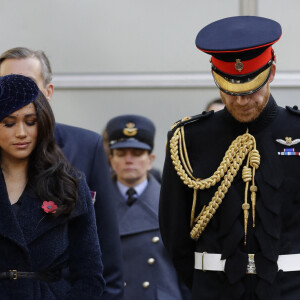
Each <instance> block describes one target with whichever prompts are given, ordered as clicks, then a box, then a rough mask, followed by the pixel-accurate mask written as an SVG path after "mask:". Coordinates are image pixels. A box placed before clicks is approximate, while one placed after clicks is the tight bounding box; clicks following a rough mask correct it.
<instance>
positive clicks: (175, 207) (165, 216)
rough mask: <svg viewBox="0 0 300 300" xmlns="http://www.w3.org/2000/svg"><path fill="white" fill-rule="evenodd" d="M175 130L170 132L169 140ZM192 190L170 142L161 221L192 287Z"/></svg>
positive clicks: (179, 267) (175, 260)
mask: <svg viewBox="0 0 300 300" xmlns="http://www.w3.org/2000/svg"><path fill="white" fill-rule="evenodd" d="M171 137H172V132H169V134H168V141H170V139H171ZM192 199H193V190H192V189H190V188H188V187H187V186H186V185H184V184H183V182H182V181H181V179H180V178H179V176H178V175H177V173H176V171H175V169H174V166H173V164H172V160H171V157H170V145H169V142H168V145H167V149H166V158H165V164H164V169H163V175H162V185H161V194H160V204H159V223H160V230H161V235H162V239H163V242H164V245H165V247H166V249H167V251H168V253H169V255H170V257H171V259H172V261H173V263H174V266H175V268H176V270H177V272H178V273H179V276H180V277H181V278H182V280H183V281H184V282H185V284H186V285H187V286H188V287H190V288H191V286H192V278H193V269H194V251H195V242H194V241H193V240H192V239H191V238H190V226H189V224H190V214H191V207H192Z"/></svg>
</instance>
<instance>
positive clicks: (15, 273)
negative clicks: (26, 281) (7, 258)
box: [9, 270, 18, 280]
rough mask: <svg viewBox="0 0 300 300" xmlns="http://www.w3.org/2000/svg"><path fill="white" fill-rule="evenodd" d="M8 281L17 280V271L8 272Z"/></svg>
mask: <svg viewBox="0 0 300 300" xmlns="http://www.w3.org/2000/svg"><path fill="white" fill-rule="evenodd" d="M11 273H12V274H11ZM9 279H11V280H17V279H18V271H17V270H9Z"/></svg>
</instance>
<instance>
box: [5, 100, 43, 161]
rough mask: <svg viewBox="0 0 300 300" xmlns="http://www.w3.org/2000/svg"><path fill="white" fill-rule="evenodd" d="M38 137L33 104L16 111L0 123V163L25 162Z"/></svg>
mask: <svg viewBox="0 0 300 300" xmlns="http://www.w3.org/2000/svg"><path fill="white" fill-rule="evenodd" d="M37 136H38V125H37V115H36V110H35V107H34V104H33V103H29V104H28V105H26V106H24V107H22V108H20V109H19V110H16V111H15V112H13V113H12V114H10V115H9V116H7V117H6V118H4V119H3V120H2V121H1V122H0V151H1V161H2V162H3V161H5V160H27V159H28V158H29V156H30V154H31V153H32V151H33V149H34V148H35V145H36V141H37Z"/></svg>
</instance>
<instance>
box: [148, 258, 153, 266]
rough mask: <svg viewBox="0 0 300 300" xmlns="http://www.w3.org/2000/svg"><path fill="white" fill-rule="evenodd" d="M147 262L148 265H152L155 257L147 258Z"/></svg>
mask: <svg viewBox="0 0 300 300" xmlns="http://www.w3.org/2000/svg"><path fill="white" fill-rule="evenodd" d="M147 263H148V265H153V264H154V263H155V258H153V257H150V258H148V260H147Z"/></svg>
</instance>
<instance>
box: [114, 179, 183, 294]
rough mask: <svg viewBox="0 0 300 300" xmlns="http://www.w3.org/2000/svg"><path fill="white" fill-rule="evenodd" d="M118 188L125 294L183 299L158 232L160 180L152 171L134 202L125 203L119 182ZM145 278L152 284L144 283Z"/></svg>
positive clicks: (176, 277) (118, 212) (174, 272)
mask: <svg viewBox="0 0 300 300" xmlns="http://www.w3.org/2000/svg"><path fill="white" fill-rule="evenodd" d="M115 189H116V191H117V194H118V195H117V198H116V202H117V214H118V220H119V230H120V235H121V242H122V250H123V264H124V279H125V293H124V295H125V296H124V298H125V299H126V300H182V296H181V291H180V284H179V281H178V276H177V274H176V271H175V269H174V267H173V265H172V262H171V260H170V258H169V257H168V254H167V251H166V249H165V247H164V245H163V243H162V240H161V236H160V232H159V225H158V200H159V191H160V184H159V183H158V182H157V181H156V179H154V177H153V176H151V175H149V183H148V185H147V187H146V189H145V191H144V192H143V193H142V195H140V197H139V198H138V200H137V201H136V202H134V203H133V205H131V206H128V205H127V204H126V201H125V199H124V198H123V196H122V195H121V193H120V192H119V189H118V187H117V185H116V184H115ZM149 259H150V260H149ZM151 259H154V261H153V260H151ZM146 282H148V283H149V286H143V283H144V285H145V283H146Z"/></svg>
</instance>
